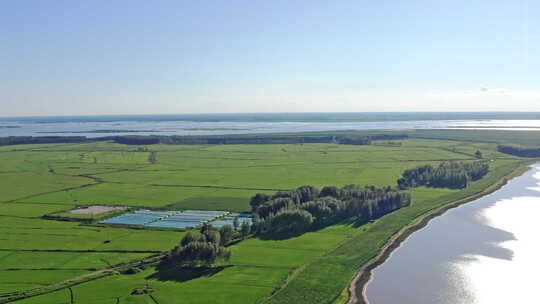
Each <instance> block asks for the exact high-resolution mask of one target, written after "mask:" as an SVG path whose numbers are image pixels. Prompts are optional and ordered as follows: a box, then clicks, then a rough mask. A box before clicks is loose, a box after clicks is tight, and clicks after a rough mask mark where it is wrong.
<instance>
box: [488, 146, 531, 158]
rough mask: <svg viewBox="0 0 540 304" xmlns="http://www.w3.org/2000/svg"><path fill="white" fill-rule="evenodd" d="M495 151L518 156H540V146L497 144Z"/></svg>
mask: <svg viewBox="0 0 540 304" xmlns="http://www.w3.org/2000/svg"><path fill="white" fill-rule="evenodd" d="M497 151H499V152H502V153H506V154H510V155H514V156H519V157H540V148H527V147H522V146H513V145H498V146H497Z"/></svg>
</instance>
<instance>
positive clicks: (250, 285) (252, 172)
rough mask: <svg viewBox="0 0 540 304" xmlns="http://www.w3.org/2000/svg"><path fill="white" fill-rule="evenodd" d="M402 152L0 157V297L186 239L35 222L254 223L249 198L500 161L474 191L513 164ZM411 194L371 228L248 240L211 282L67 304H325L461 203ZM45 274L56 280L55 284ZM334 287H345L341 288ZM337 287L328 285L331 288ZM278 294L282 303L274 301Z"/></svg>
mask: <svg viewBox="0 0 540 304" xmlns="http://www.w3.org/2000/svg"><path fill="white" fill-rule="evenodd" d="M395 142H399V143H400V145H401V146H392V145H387V146H384V145H383V146H348V145H347V146H346V145H335V144H304V145H300V144H298V145H220V146H165V145H156V146H126V145H119V144H113V143H103V142H98V143H85V144H57V145H50V144H49V145H28V146H10V147H0V159H1V160H3V162H2V163H3V164H2V165H1V166H2V167H0V171H1V172H0V176H1V177H3V178H4V180H5V181H6V182H4V183H2V186H0V187H3V188H2V189H4V190H5V191H4V192H0V201H2V202H3V203H0V233H1V236H0V239H1V242H0V272H1V275H2V276H3V277H8V274H16V275H13V276H12V277H13V278H17V280H12V281H10V282H7V281H6V282H5V284H3V287H2V290H0V294H1V293H6V292H10V291H17V290H24V289H28V288H34V287H38V286H41V285H43V284H50V283H54V282H58V281H61V280H64V279H67V278H69V277H70V276H71V277H75V276H77V275H80V274H83V273H89V272H91V271H92V269H102V268H106V267H109V266H110V265H114V264H118V263H121V262H126V261H129V260H133V259H140V258H142V257H144V256H148V255H151V254H153V253H155V252H159V251H166V250H169V249H171V248H172V247H174V246H175V245H176V244H177V243H178V241H179V240H180V238H181V237H182V235H183V233H182V232H175V231H159V230H145V229H127V228H116V227H100V226H93V225H83V224H81V223H78V222H62V221H54V220H46V219H43V218H41V217H42V216H44V215H47V214H50V213H54V212H62V211H66V212H67V211H69V210H71V209H73V208H75V207H77V206H89V205H109V206H135V207H140V208H143V207H144V208H157V209H162V210H186V209H194V210H227V211H235V212H241V211H247V210H249V203H248V202H249V198H250V197H251V196H252V195H254V194H255V193H258V192H266V193H273V192H275V191H276V190H280V189H291V188H295V187H298V186H301V185H306V184H310V185H315V186H318V187H321V186H325V185H337V186H343V185H346V184H352V183H355V184H361V185H376V186H385V185H395V182H396V179H397V178H398V177H399V176H400V175H401V173H402V171H403V170H404V169H408V168H413V167H416V166H418V165H422V164H433V165H437V164H438V163H440V162H443V161H445V160H474V156H473V154H474V152H475V151H476V150H478V149H479V150H481V152H482V153H483V154H484V155H485V156H487V157H490V158H494V159H497V160H496V161H495V162H492V163H491V165H490V166H491V167H492V168H494V169H496V170H497V171H496V172H498V173H496V174H490V175H489V176H491V177H490V179H489V181H486V182H485V183H478V184H479V186H477V188H478V189H480V188H482V187H484V186H485V185H487V184H489V183H490V182H493V180H495V179H497V178H499V177H500V176H502V174H506V173H508V172H509V171H511V169H512V168H515V167H516V166H517V164H518V162H517V161H516V160H515V159H513V158H512V157H508V156H507V155H501V154H500V153H498V152H496V150H495V145H494V144H490V143H482V144H475V143H463V142H458V141H436V140H426V139H409V140H402V141H395ZM14 151H17V152H14ZM151 156H152V157H151ZM499 158H505V159H507V160H502V159H499ZM497 168H499V169H497ZM475 189H476V188H475ZM470 191H472V190H470ZM412 192H413V205H412V207H410V208H404V209H403V210H399V211H397V212H395V213H392V214H390V215H388V216H385V217H383V218H382V219H381V220H378V221H376V222H375V223H373V224H368V225H364V226H360V227H356V226H355V225H354V223H342V224H339V225H334V226H330V227H326V228H324V229H322V230H319V231H314V232H309V233H306V234H304V235H301V236H299V237H294V238H289V239H285V240H263V239H255V238H251V239H248V240H245V241H242V242H240V243H238V244H235V245H233V246H232V247H231V250H232V253H233V254H232V260H231V261H230V262H229V263H226V264H223V265H221V266H220V267H218V268H217V269H215V270H214V271H211V272H210V273H202V274H201V273H200V271H199V272H193V271H191V272H190V271H189V270H186V269H184V270H182V271H180V272H172V271H165V270H163V269H156V268H150V269H146V270H145V271H143V272H141V273H137V274H134V275H112V276H109V277H106V278H103V279H99V280H96V281H91V282H88V283H84V284H81V285H77V286H74V287H72V292H73V297H74V299H75V300H76V303H83V304H84V303H88V304H91V303H111V304H112V303H155V301H157V302H158V303H160V304H163V303H178V301H179V299H181V301H182V303H230V300H231V299H233V298H234V299H235V303H236V302H237V303H254V302H256V301H261V300H263V299H266V298H268V300H269V301H270V302H272V303H273V302H275V303H291V301H292V302H298V303H302V301H304V302H305V301H307V299H308V298H304V296H301V294H302V293H301V290H304V289H306V288H307V289H309V290H312V289H313V290H317V292H315V293H314V294H310V295H309V296H310V297H313V298H316V299H320V301H321V303H330V302H331V301H329V299H334V298H335V297H337V295H339V293H340V292H341V291H342V290H343V288H345V286H346V284H347V282H348V280H349V278H350V276H351V273H354V270H355V267H357V266H358V265H359V264H361V263H363V262H365V261H366V259H367V258H368V257H370V256H372V255H373V253H374V252H376V251H377V249H378V248H379V247H380V246H381V245H382V244H383V243H384V241H385V240H386V239H387V238H388V237H389V235H391V234H392V233H394V232H395V231H396V229H398V228H399V227H401V226H402V225H403V224H404V223H405V222H407V221H409V220H410V219H411V218H413V217H415V216H418V215H419V214H422V213H423V212H425V211H426V210H429V209H430V208H433V207H434V206H436V205H440V204H442V203H445V202H448V201H451V200H453V199H456V198H458V197H462V196H464V195H466V194H467V192H463V191H455V190H446V189H427V188H418V189H414V190H412ZM387 218H388V220H386V219H387ZM353 243H354V244H355V245H353ZM367 244H369V246H368V245H367ZM353 251H354V252H353ZM8 269H9V270H8ZM43 269H55V270H50V275H48V276H47V275H46V273H47V272H46V271H45V270H43ZM32 271H36V273H35V274H36V276H35V277H34V278H35V279H28V280H24V278H25V277H26V278H29V277H32ZM70 271H71V273H70ZM329 273H330V274H332V275H328V274H329ZM333 273H335V274H336V275H337V274H340V275H343V276H344V277H343V278H340V279H339V280H334V279H335V278H334V275H333ZM64 274H65V275H64ZM329 279H332V280H334V281H333V282H334V283H332V284H329V283H328V281H327V280H329ZM8 283H9V284H8ZM145 284H149V285H150V286H151V287H152V288H154V292H153V293H152V294H151V297H150V296H149V295H141V296H135V295H131V292H132V291H133V289H134V288H137V287H142V286H144V285H145ZM276 290H280V291H278V292H277V293H276V294H275V295H273V296H272V294H273V293H274V292H275V291H276ZM299 296H300V298H298V297H299ZM70 297H71V295H70V293H69V292H68V291H67V290H60V291H57V292H53V293H50V294H45V295H42V296H38V297H35V298H30V299H25V300H22V301H19V302H18V303H70V301H71V300H70ZM236 299H237V301H236Z"/></svg>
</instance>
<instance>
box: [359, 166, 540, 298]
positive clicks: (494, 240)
mask: <svg viewBox="0 0 540 304" xmlns="http://www.w3.org/2000/svg"><path fill="white" fill-rule="evenodd" d="M539 218H540V165H535V166H533V167H532V169H531V170H530V171H528V172H527V173H526V174H524V175H523V176H521V177H518V178H515V179H513V180H512V181H510V182H509V183H508V185H506V186H505V187H503V188H502V189H500V190H499V191H497V192H495V193H493V194H491V195H489V196H486V197H483V198H481V199H479V200H477V201H474V202H471V203H469V204H466V205H463V206H461V207H459V208H456V209H453V210H450V211H449V212H447V213H446V214H445V215H443V216H441V217H439V218H436V219H434V220H433V221H431V222H430V224H429V225H428V226H427V227H426V228H424V229H422V230H420V231H417V232H415V233H414V234H413V235H412V236H411V237H410V238H409V239H408V240H407V241H406V242H405V243H404V244H403V245H402V246H401V247H400V248H399V249H397V250H396V251H395V252H394V253H393V254H392V256H391V257H390V258H389V259H388V260H387V261H386V262H385V263H384V264H383V265H381V266H380V267H378V268H377V269H375V271H374V273H373V278H372V281H371V282H370V283H369V284H368V286H367V291H366V292H367V296H368V299H369V301H370V303H371V304H394V303H400V304H409V303H410V304H413V303H414V304H424V303H425V304H427V303H438V304H498V303H501V304H502V303H540V296H539V295H538V290H536V288H538V287H537V285H538V284H537V282H538V281H537V277H538V272H539V271H540V243H539V242H538V240H539V234H540V220H539Z"/></svg>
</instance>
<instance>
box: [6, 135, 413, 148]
mask: <svg viewBox="0 0 540 304" xmlns="http://www.w3.org/2000/svg"><path fill="white" fill-rule="evenodd" d="M406 138H407V135H399V134H398V135H385V134H383V135H372V136H364V135H362V136H354V135H338V136H335V135H296V134H295V135H289V136H285V135H245V136H238V135H234V136H228V135H220V136H159V135H150V136H143V135H122V136H105V137H99V138H87V137H85V136H38V137H32V136H11V137H0V146H4V145H24V144H45V143H84V142H93V141H114V142H116V143H119V144H125V145H155V144H169V145H207V144H208V145H228V144H303V143H306V144H307V143H336V144H343V145H370V144H371V141H372V140H397V139H406Z"/></svg>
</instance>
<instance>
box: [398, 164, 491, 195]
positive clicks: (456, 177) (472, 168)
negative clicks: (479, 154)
mask: <svg viewBox="0 0 540 304" xmlns="http://www.w3.org/2000/svg"><path fill="white" fill-rule="evenodd" d="M488 172H489V166H488V165H487V164H486V163H485V162H481V161H476V162H470V163H464V162H445V163H442V164H440V165H439V166H438V167H433V166H431V165H425V166H420V167H416V168H413V169H408V170H405V171H404V172H403V175H402V177H401V178H399V179H398V181H397V183H398V188H399V189H402V190H405V189H409V188H414V187H420V186H427V187H434V188H450V189H463V188H465V187H467V185H468V184H469V182H471V181H477V180H479V179H481V178H482V177H484V176H485V175H486V174H487V173H488Z"/></svg>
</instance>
